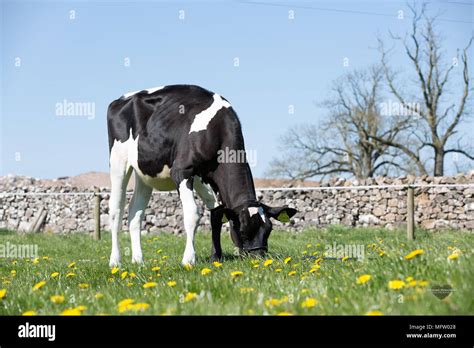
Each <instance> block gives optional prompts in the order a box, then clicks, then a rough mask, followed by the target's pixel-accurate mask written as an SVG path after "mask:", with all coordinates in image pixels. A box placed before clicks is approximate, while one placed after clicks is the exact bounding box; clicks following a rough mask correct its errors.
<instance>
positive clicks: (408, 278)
mask: <svg viewBox="0 0 474 348" xmlns="http://www.w3.org/2000/svg"><path fill="white" fill-rule="evenodd" d="M414 279H415V278H413V277H412V276H410V277H406V278H405V280H406V281H407V282H411V281H412V280H414Z"/></svg>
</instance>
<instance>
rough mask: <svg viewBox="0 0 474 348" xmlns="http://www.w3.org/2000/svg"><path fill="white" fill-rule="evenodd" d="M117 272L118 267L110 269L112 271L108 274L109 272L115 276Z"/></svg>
mask: <svg viewBox="0 0 474 348" xmlns="http://www.w3.org/2000/svg"><path fill="white" fill-rule="evenodd" d="M119 270H120V269H119V268H118V267H114V268H112V269H111V270H110V272H111V273H112V274H115V273H117V272H118V271H119Z"/></svg>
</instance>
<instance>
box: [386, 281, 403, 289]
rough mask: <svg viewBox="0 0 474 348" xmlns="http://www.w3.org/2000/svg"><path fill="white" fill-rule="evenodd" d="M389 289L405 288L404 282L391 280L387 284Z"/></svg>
mask: <svg viewBox="0 0 474 348" xmlns="http://www.w3.org/2000/svg"><path fill="white" fill-rule="evenodd" d="M388 287H389V289H393V290H398V289H401V288H403V287H405V282H404V281H403V280H391V281H389V282H388Z"/></svg>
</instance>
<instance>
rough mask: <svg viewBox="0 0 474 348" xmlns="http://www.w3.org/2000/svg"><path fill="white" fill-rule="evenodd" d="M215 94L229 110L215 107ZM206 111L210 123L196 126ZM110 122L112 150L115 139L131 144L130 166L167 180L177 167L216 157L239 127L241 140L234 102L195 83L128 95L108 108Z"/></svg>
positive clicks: (150, 175)
mask: <svg viewBox="0 0 474 348" xmlns="http://www.w3.org/2000/svg"><path fill="white" fill-rule="evenodd" d="M216 96H217V99H218V101H219V102H220V103H221V104H222V105H225V106H226V107H220V106H221V105H217V107H219V109H217V107H216ZM219 98H220V99H219ZM215 109H217V110H215ZM206 110H207V111H209V112H208V114H207V115H204V116H208V121H209V122H208V124H206V123H205V122H204V123H203V122H202V118H200V121H199V122H198V118H197V117H196V115H199V114H201V115H203V114H206V112H205V111H206ZM213 113H214V114H213ZM209 117H210V119H209ZM107 124H108V132H109V147H110V151H112V149H113V146H114V143H115V142H116V141H118V142H120V143H125V142H128V143H129V144H130V146H129V148H130V151H129V159H130V162H131V165H132V166H133V167H134V169H135V170H136V171H137V172H138V174H139V175H141V176H142V177H145V178H146V177H150V178H155V177H160V176H163V177H165V176H166V175H167V174H168V175H169V172H170V169H171V168H172V166H173V165H174V164H176V163H178V164H179V165H183V166H184V165H186V166H187V165H191V166H195V167H196V168H197V167H199V166H200V165H201V164H202V163H205V162H207V161H209V160H211V159H212V158H213V157H215V156H216V154H217V151H218V149H220V148H221V147H222V143H223V141H224V139H225V136H226V134H228V133H229V131H228V130H229V129H231V133H232V132H234V133H235V130H236V127H237V128H238V133H239V134H240V136H241V130H240V123H239V121H238V118H237V116H236V115H235V113H234V112H233V110H231V108H230V104H228V102H227V101H226V100H225V99H223V98H221V97H220V96H218V95H217V94H214V93H212V92H210V91H208V90H206V89H204V88H201V87H198V86H192V85H173V86H165V87H158V88H153V89H149V90H143V91H138V92H132V93H127V94H124V95H123V96H122V97H121V98H119V99H117V100H115V101H114V102H112V103H111V104H110V105H109V108H108V113H107ZM242 146H243V142H242Z"/></svg>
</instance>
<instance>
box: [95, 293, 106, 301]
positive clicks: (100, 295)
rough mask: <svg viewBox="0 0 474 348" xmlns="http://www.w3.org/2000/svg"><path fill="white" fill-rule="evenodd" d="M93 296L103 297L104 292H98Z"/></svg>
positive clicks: (97, 298)
mask: <svg viewBox="0 0 474 348" xmlns="http://www.w3.org/2000/svg"><path fill="white" fill-rule="evenodd" d="M94 297H95V298H96V300H100V299H101V298H104V294H103V293H101V292H98V293H97V294H95V295H94Z"/></svg>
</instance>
